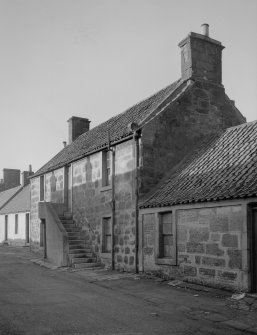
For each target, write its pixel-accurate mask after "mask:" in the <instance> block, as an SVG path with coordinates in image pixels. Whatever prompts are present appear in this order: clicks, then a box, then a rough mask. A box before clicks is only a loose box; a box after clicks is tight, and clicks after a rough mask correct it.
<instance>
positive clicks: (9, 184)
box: [0, 169, 21, 192]
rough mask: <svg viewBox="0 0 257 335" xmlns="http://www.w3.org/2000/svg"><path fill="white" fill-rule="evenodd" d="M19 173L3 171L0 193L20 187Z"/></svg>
mask: <svg viewBox="0 0 257 335" xmlns="http://www.w3.org/2000/svg"><path fill="white" fill-rule="evenodd" d="M20 174H21V171H20V170H17V169H3V179H1V180H0V192H2V191H6V190H8V189H10V188H13V187H16V186H19V185H20Z"/></svg>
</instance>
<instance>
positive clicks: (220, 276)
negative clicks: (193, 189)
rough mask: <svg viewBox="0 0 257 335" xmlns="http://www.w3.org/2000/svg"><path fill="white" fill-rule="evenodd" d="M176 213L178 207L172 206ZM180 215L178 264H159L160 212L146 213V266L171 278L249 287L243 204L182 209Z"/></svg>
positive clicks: (229, 286)
mask: <svg viewBox="0 0 257 335" xmlns="http://www.w3.org/2000/svg"><path fill="white" fill-rule="evenodd" d="M171 210H173V213H174V210H175V209H174V208H171ZM175 217H176V247H177V258H176V265H175V266H171V265H158V264H157V262H156V253H157V250H156V243H157V240H158V227H157V225H158V223H157V214H156V213H149V214H144V215H143V222H142V224H143V230H145V226H146V225H148V226H149V224H150V223H152V224H153V223H154V228H153V229H152V231H149V230H148V231H147V232H146V233H144V236H143V241H144V242H143V256H142V257H143V269H144V271H146V272H149V271H151V272H157V273H160V274H161V275H163V276H167V277H169V278H173V277H176V278H182V279H183V280H187V281H191V282H197V283H202V284H207V285H211V286H216V287H222V288H229V289H235V288H236V289H247V270H246V269H247V264H243V263H244V261H243V260H244V254H245V253H246V252H247V245H246V240H245V232H246V227H245V226H244V225H245V223H244V222H245V219H246V218H244V217H243V210H242V206H241V205H235V206H222V207H212V208H200V209H178V210H176V212H175Z"/></svg>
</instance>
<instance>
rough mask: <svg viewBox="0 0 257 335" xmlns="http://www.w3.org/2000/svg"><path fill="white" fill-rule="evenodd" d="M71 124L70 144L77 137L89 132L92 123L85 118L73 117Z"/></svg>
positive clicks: (69, 121)
mask: <svg viewBox="0 0 257 335" xmlns="http://www.w3.org/2000/svg"><path fill="white" fill-rule="evenodd" d="M67 122H68V123H69V144H71V143H72V142H73V141H74V140H75V139H76V138H77V137H79V136H80V135H81V134H83V133H85V132H86V131H88V130H89V126H90V122H91V121H89V120H88V119H86V118H83V117H77V116H72V117H71V118H70V119H69V120H68V121H67Z"/></svg>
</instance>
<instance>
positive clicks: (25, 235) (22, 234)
mask: <svg viewBox="0 0 257 335" xmlns="http://www.w3.org/2000/svg"><path fill="white" fill-rule="evenodd" d="M32 174H33V172H32V171H31V169H30V171H24V172H23V173H22V185H20V186H17V187H14V188H11V189H8V190H6V191H3V192H0V243H5V244H10V245H19V246H23V245H28V244H29V238H30V183H29V177H30V176H31V175H32Z"/></svg>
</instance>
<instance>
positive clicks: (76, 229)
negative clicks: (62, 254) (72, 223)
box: [64, 227, 80, 233]
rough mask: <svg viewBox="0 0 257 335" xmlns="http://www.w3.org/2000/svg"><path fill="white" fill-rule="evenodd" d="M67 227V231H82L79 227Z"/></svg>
mask: <svg viewBox="0 0 257 335" xmlns="http://www.w3.org/2000/svg"><path fill="white" fill-rule="evenodd" d="M64 228H65V230H66V231H67V233H79V232H80V229H79V228H77V227H72V228H71V227H68V228H66V227H64Z"/></svg>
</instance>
